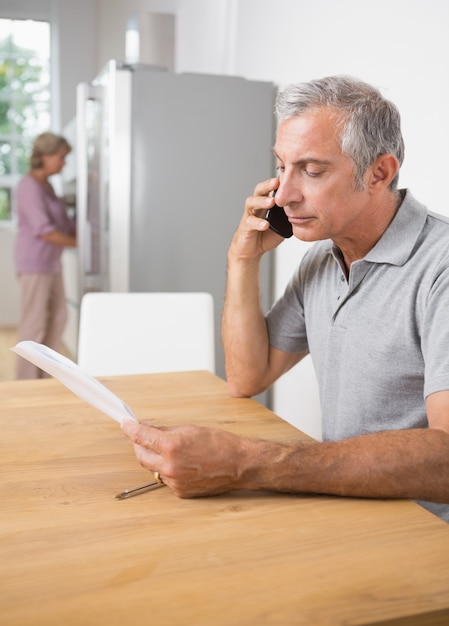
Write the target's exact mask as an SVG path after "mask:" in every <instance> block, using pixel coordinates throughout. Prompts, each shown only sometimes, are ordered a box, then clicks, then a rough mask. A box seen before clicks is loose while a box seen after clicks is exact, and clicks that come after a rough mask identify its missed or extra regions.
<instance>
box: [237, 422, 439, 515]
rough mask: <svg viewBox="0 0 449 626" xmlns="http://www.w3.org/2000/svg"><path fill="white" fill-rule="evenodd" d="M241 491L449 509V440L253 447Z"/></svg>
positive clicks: (425, 433) (381, 438) (411, 435)
mask: <svg viewBox="0 0 449 626" xmlns="http://www.w3.org/2000/svg"><path fill="white" fill-rule="evenodd" d="M241 487H242V488H246V489H256V490H264V489H268V490H270V489H273V490H275V491H283V492H292V493H320V494H330V495H339V496H353V497H368V498H408V499H416V500H428V501H431V502H445V503H449V434H448V433H446V432H444V431H442V430H438V429H436V428H433V429H432V428H429V429H415V430H401V431H388V432H380V433H375V434H369V435H361V436H359V437H353V438H351V439H346V440H343V441H338V442H323V443H316V442H311V443H310V442H305V443H300V444H297V443H295V444H282V443H273V442H268V441H255V442H253V443H252V444H250V445H249V446H248V448H247V449H246V454H245V462H244V466H243V467H242V474H241Z"/></svg>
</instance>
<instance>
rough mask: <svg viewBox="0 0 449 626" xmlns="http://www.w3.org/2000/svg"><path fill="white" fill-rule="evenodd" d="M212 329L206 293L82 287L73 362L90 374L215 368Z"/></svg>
mask: <svg viewBox="0 0 449 626" xmlns="http://www.w3.org/2000/svg"><path fill="white" fill-rule="evenodd" d="M214 335H215V326H214V302H213V297H212V295H211V294H209V293H110V292H93V293H88V294H86V295H85V296H83V298H82V300H81V309H80V325H79V336H78V365H79V366H80V367H82V368H83V369H84V370H85V371H87V372H88V373H89V374H91V375H92V376H113V375H119V374H143V373H152V372H174V371H185V370H209V371H210V372H215V344H214V339H215V337H214Z"/></svg>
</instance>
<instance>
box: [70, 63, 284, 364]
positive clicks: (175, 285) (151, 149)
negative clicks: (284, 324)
mask: <svg viewBox="0 0 449 626" xmlns="http://www.w3.org/2000/svg"><path fill="white" fill-rule="evenodd" d="M77 100H78V101H77V116H76V119H77V139H76V159H77V183H76V189H77V203H76V204H77V222H78V236H79V259H80V276H79V284H80V297H82V295H83V294H84V293H86V292H88V291H208V292H210V293H212V295H213V296H214V300H215V317H216V355H217V357H216V358H217V363H216V371H217V374H218V375H220V376H224V364H223V350H222V346H221V338H220V318H221V312H222V306H223V299H224V292H225V281H226V253H227V249H228V246H229V243H230V241H231V238H232V235H233V233H234V231H235V229H236V228H237V225H238V223H239V221H240V218H241V215H242V213H243V208H244V203H245V199H246V197H247V196H248V195H250V194H251V193H252V191H253V188H254V186H255V184H256V183H257V182H258V181H261V180H263V179H265V178H268V177H270V176H273V174H274V169H273V157H272V152H271V148H272V145H273V141H274V116H273V104H274V85H273V84H272V83H267V82H258V81H251V80H245V79H242V78H238V77H227V76H214V75H205V74H175V73H172V72H168V71H165V70H164V69H161V68H157V67H151V66H142V65H137V66H129V65H125V64H121V63H119V62H116V61H110V62H109V63H108V64H107V66H106V67H105V69H104V70H103V72H102V73H101V74H100V75H99V76H98V78H97V79H96V80H94V81H93V82H92V83H89V84H88V83H82V84H80V85H79V86H78V93H77ZM261 285H262V299H263V306H264V307H265V308H266V307H268V306H269V304H270V302H271V298H272V279H271V265H270V261H269V260H268V259H266V260H264V265H263V270H262V277H261ZM179 314H180V315H182V311H180V312H179ZM123 323H126V320H124V321H123Z"/></svg>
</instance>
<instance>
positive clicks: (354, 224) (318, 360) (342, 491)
mask: <svg viewBox="0 0 449 626" xmlns="http://www.w3.org/2000/svg"><path fill="white" fill-rule="evenodd" d="M276 112H277V117H278V122H279V124H278V132H277V137H276V144H275V146H274V154H275V156H276V159H277V167H278V172H279V178H274V179H270V180H267V181H264V182H262V183H260V184H259V185H257V187H256V189H255V192H254V195H253V196H251V197H250V198H248V199H247V201H246V206H245V213H244V215H243V218H242V220H241V222H240V225H239V228H238V230H237V231H236V233H235V236H234V238H233V241H232V243H231V246H230V249H229V254H228V264H229V268H228V285H227V293H226V302H225V310H224V315H223V340H224V345H225V353H226V371H227V378H228V384H229V390H230V393H231V394H232V395H235V396H251V395H254V394H256V393H259V392H261V391H262V390H264V389H266V388H267V387H269V386H270V385H271V384H272V383H273V382H274V381H275V380H276V379H277V378H279V376H281V375H282V374H283V373H284V372H286V371H287V370H289V369H290V368H291V367H292V366H293V365H295V364H296V363H298V362H299V361H300V360H301V359H302V358H303V357H304V356H305V355H306V354H308V353H310V354H311V356H312V359H313V363H314V366H315V370H316V374H317V378H318V383H319V388H320V400H321V409H322V416H323V438H324V440H323V441H322V442H316V443H292V444H286V443H276V442H271V441H264V440H248V439H244V438H240V437H237V436H235V435H232V434H230V433H226V432H223V431H219V430H212V429H204V428H197V427H194V426H188V427H179V428H168V429H165V428H160V429H158V428H154V427H150V426H146V425H140V426H139V425H136V424H132V423H131V422H126V423H125V424H124V426H123V429H124V431H125V433H126V434H127V435H128V436H129V437H130V438H131V439H132V440H133V442H134V444H135V451H136V455H137V457H138V459H139V460H140V462H141V463H142V464H143V465H144V466H145V467H147V468H148V469H150V470H152V471H157V472H159V475H160V476H161V477H162V479H163V481H164V482H165V483H166V484H167V485H168V486H169V487H171V488H172V489H173V491H174V492H175V493H176V494H177V495H179V496H181V497H190V496H197V495H207V494H217V493H222V492H226V491H230V490H233V489H254V490H262V489H267V490H275V491H284V492H314V493H326V494H335V495H341V496H363V497H373V498H376V497H377V498H411V499H415V500H417V501H420V504H422V505H423V506H425V507H426V508H428V509H429V510H431V511H432V512H434V513H436V514H437V515H439V516H441V517H442V518H443V519H445V520H447V521H449V323H448V320H449V220H448V219H446V218H444V217H441V216H439V215H436V214H433V213H430V212H429V211H428V210H427V209H426V208H425V207H424V206H423V205H422V204H420V203H419V202H417V201H416V200H415V199H414V198H413V196H412V195H411V193H410V192H409V191H408V190H407V191H405V190H401V191H399V190H398V189H397V182H398V172H399V168H400V165H401V163H402V160H403V153H404V149H403V140H402V135H401V130H400V116H399V113H398V111H397V109H396V107H395V106H394V105H393V104H392V103H391V102H389V101H388V100H386V99H385V98H383V97H382V95H381V94H380V93H379V92H378V91H377V90H376V89H374V88H373V87H371V86H370V85H367V84H366V83H363V82H362V81H359V80H356V79H353V78H350V77H345V76H334V77H328V78H324V79H321V80H316V81H312V82H310V83H302V84H297V85H292V86H290V87H288V88H286V89H285V90H283V91H281V92H280V93H279V95H278V98H277V103H276ZM274 191H276V203H277V204H278V205H280V206H282V207H284V209H285V212H286V214H287V216H288V219H289V221H290V223H291V225H292V228H293V234H294V236H295V237H297V238H298V239H302V240H305V241H314V242H317V243H315V244H314V246H312V248H311V249H310V250H309V251H308V253H307V254H306V255H305V257H304V259H303V260H302V262H301V264H300V266H299V268H298V269H297V271H296V272H295V274H294V275H293V278H292V280H291V282H290V284H289V285H288V287H287V289H286V291H285V294H284V295H283V297H282V298H281V299H280V300H279V301H278V302H277V303H276V304H275V305H274V306H273V308H272V309H271V311H270V312H269V313H268V314H267V315H266V316H265V315H264V313H263V312H262V310H261V308H260V294H259V286H258V275H259V266H260V261H261V258H262V256H263V254H265V253H266V252H268V251H270V250H273V249H274V248H275V247H276V246H278V245H279V244H280V243H281V242H282V237H280V236H279V235H278V234H276V233H275V232H273V231H272V230H271V229H269V224H268V222H267V221H266V220H265V219H264V218H265V214H266V211H267V209H269V208H271V207H273V205H274V199H273V197H272V196H273V192H274Z"/></svg>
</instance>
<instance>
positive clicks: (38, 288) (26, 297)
mask: <svg viewBox="0 0 449 626" xmlns="http://www.w3.org/2000/svg"><path fill="white" fill-rule="evenodd" d="M71 149H72V148H71V146H70V144H69V143H68V142H67V141H66V139H65V138H64V137H61V136H60V135H55V134H53V133H49V132H47V133H43V134H41V135H39V136H38V137H37V138H36V140H35V142H34V144H33V151H32V154H31V158H30V170H29V171H28V173H27V174H25V176H23V178H22V179H21V181H20V182H19V185H18V187H17V195H16V203H17V216H18V234H17V240H16V251H15V260H16V271H17V276H18V279H19V281H20V288H21V309H22V310H21V319H20V323H19V328H18V340H19V341H23V340H25V339H32V340H33V341H36V342H38V343H42V344H44V345H46V346H48V347H50V348H53V349H56V350H59V349H60V346H61V340H62V333H63V331H64V326H65V324H66V321H67V307H66V302H65V294H64V286H63V282H62V264H61V255H62V252H63V250H64V247H66V246H68V247H75V246H76V230H75V222H74V221H73V220H72V219H70V218H69V216H68V214H67V207H66V205H65V203H64V201H63V200H62V199H61V198H58V197H57V196H56V194H55V192H54V189H53V187H52V185H51V184H50V182H49V180H48V179H49V177H50V176H52V175H54V174H59V172H60V171H61V170H62V168H63V167H64V165H65V157H66V156H67V154H68V153H69V152H70V151H71ZM45 376H47V375H46V374H45V372H43V371H42V370H40V369H39V368H38V367H36V366H35V365H33V364H32V363H29V362H28V361H26V360H25V359H22V358H20V357H18V360H17V378H18V379H29V378H44V377H45Z"/></svg>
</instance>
